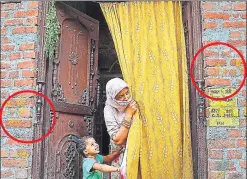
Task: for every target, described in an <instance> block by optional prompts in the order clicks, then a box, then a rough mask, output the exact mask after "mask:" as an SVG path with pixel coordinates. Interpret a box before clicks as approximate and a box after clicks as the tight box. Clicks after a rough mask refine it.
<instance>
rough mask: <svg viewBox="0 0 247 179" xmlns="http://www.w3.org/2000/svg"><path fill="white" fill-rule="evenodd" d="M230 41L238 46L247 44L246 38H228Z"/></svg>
mask: <svg viewBox="0 0 247 179" xmlns="http://www.w3.org/2000/svg"><path fill="white" fill-rule="evenodd" d="M228 43H230V44H231V45H233V46H237V47H239V46H246V40H228Z"/></svg>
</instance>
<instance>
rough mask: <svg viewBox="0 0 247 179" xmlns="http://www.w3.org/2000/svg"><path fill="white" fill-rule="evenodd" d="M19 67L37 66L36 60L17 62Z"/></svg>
mask: <svg viewBox="0 0 247 179" xmlns="http://www.w3.org/2000/svg"><path fill="white" fill-rule="evenodd" d="M17 67H18V68H21V69H23V68H36V62H35V61H33V60H32V61H25V62H19V63H18V64H17Z"/></svg>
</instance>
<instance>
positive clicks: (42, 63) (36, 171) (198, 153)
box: [32, 1, 208, 179]
mask: <svg viewBox="0 0 247 179" xmlns="http://www.w3.org/2000/svg"><path fill="white" fill-rule="evenodd" d="M182 3H183V6H184V7H185V9H186V12H184V14H183V18H184V17H185V18H186V19H185V20H186V21H187V23H186V24H187V26H185V27H184V28H185V31H186V30H187V31H188V32H187V33H188V34H187V37H186V38H187V41H186V42H187V43H186V48H187V49H186V50H187V60H189V62H190V63H191V61H192V58H193V56H194V54H195V52H196V51H197V50H199V49H200V48H201V47H202V28H201V22H202V20H201V3H200V2H199V1H187V2H182ZM50 5H51V3H50V2H49V1H40V2H39V15H38V19H39V20H40V22H39V29H40V31H39V33H40V34H39V35H40V41H39V47H40V48H39V53H38V59H39V61H38V76H37V86H38V92H40V93H43V94H46V91H45V89H46V88H45V82H46V74H47V71H46V65H47V64H46V63H47V61H46V57H45V48H44V41H45V24H46V22H45V19H46V14H47V12H48V9H49V6H50ZM188 42H189V43H188ZM202 59H203V55H202V54H200V55H199V56H198V59H197V61H196V62H195V69H197V71H195V81H196V83H197V85H198V86H199V87H200V88H204V78H203V70H204V64H203V60H202ZM188 68H189V67H188ZM46 95H47V96H48V97H50V95H49V94H46ZM189 97H190V104H191V105H190V117H191V134H192V139H193V140H192V156H193V165H194V178H195V179H198V178H200V179H206V178H207V175H208V174H207V171H208V168H207V167H208V157H207V141H206V123H205V121H204V120H205V98H204V97H202V96H201V95H199V93H198V92H197V91H196V89H195V88H194V86H193V85H192V84H191V83H190V80H189ZM37 101H41V102H40V103H37V107H36V111H37V112H36V114H37V124H35V125H34V138H39V137H41V135H42V133H43V131H44V129H45V127H46V125H45V124H46V121H45V117H46V116H45V115H44V114H45V113H47V111H45V110H46V109H45V107H43V105H42V99H41V98H38V100H37ZM47 143H48V139H45V140H43V141H42V142H39V143H35V144H34V145H33V158H32V178H33V179H43V178H44V177H45V176H44V173H45V172H44V170H45V168H46V162H45V157H44V156H45V155H46V154H45V153H47V152H48V151H47V150H46V149H47V147H46V145H47Z"/></svg>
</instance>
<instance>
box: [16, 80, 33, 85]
mask: <svg viewBox="0 0 247 179" xmlns="http://www.w3.org/2000/svg"><path fill="white" fill-rule="evenodd" d="M33 85H34V80H15V81H14V86H33Z"/></svg>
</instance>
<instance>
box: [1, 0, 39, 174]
mask: <svg viewBox="0 0 247 179" xmlns="http://www.w3.org/2000/svg"><path fill="white" fill-rule="evenodd" d="M37 25H38V2H35V1H29V2H28V1H27V2H26V1H22V2H19V3H4V4H1V103H3V101H4V100H5V99H6V98H7V97H8V96H9V95H11V94H12V93H14V92H16V91H20V90H26V89H35V88H36V68H37V59H36V58H37V53H36V52H37V49H38V26H37ZM34 105H35V104H34V101H33V100H32V99H31V98H28V97H27V95H18V96H16V98H15V99H12V100H11V101H10V102H9V103H8V105H7V106H6V107H5V108H4V115H3V121H4V125H5V127H6V128H7V130H8V131H9V132H10V133H11V135H13V136H15V137H18V138H24V139H26V140H27V139H28V140H31V139H32V132H33V122H34V116H35V109H34ZM1 135H2V138H1V178H30V176H31V165H32V145H30V144H29V145H28V144H21V143H17V142H15V141H13V140H11V139H10V138H9V137H7V136H6V134H5V133H4V132H3V131H1Z"/></svg>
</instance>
